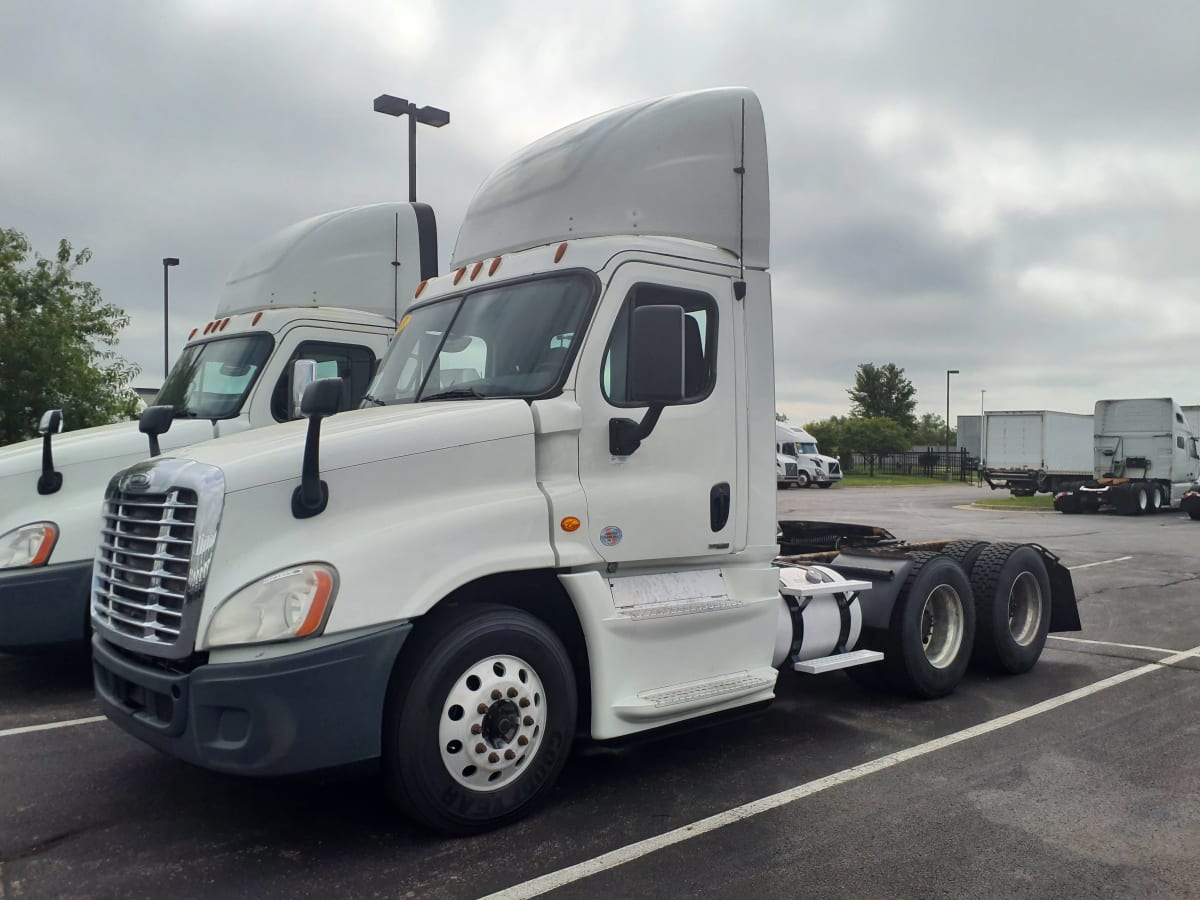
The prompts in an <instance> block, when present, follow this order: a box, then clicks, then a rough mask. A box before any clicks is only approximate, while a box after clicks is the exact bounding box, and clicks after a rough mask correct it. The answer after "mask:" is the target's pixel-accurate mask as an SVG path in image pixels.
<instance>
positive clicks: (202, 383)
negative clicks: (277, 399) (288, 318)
mask: <svg viewBox="0 0 1200 900" xmlns="http://www.w3.org/2000/svg"><path fill="white" fill-rule="evenodd" d="M273 343H274V342H273V341H272V339H271V337H270V335H266V334H243V335H238V336H236V337H227V338H220V339H218V340H215V341H206V342H204V343H202V344H192V345H190V346H188V347H186V348H185V349H184V351H183V354H182V355H181V356H180V357H179V360H178V361H177V362H176V363H175V365H174V367H173V368H172V369H171V374H170V376H169V377H168V378H167V380H166V382H165V383H164V384H163V386H162V390H160V391H159V392H158V397H157V398H156V399H155V401H154V402H155V403H156V404H158V405H160V406H163V405H170V406H173V407H175V415H176V416H187V417H190V418H197V419H229V418H232V417H234V416H236V415H237V414H238V413H239V412H240V411H241V408H242V402H243V401H244V400H245V399H246V394H248V393H249V392H250V388H251V387H253V386H254V381H255V379H256V378H257V377H258V374H259V373H260V372H261V371H262V367H263V364H264V363H266V361H267V357H269V356H270V355H271V346H272V344H273Z"/></svg>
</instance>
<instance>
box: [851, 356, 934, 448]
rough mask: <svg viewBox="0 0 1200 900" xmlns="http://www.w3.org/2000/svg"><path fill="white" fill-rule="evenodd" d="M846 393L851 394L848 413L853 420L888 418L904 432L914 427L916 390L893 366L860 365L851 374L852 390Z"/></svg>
mask: <svg viewBox="0 0 1200 900" xmlns="http://www.w3.org/2000/svg"><path fill="white" fill-rule="evenodd" d="M846 393H847V394H849V395H850V413H851V415H852V416H854V417H856V418H860V419H891V420H892V421H893V422H897V423H899V424H900V426H901V427H902V428H904V429H905V430H906V431H912V430H913V429H914V428H915V427H916V425H917V419H916V416H914V415H913V411H914V410H915V409H916V408H917V399H916V395H917V389H916V388H915V387H913V385H912V382H911V381H909V380H908V379H907V378H905V377H904V370H903V369H901V368H898V367H897V366H896V364H895V363H887V364H886V365H882V366H877V365H875V364H874V363H861V364H860V365H859V367H858V371H856V372H855V373H854V387H852V388H847V390H846Z"/></svg>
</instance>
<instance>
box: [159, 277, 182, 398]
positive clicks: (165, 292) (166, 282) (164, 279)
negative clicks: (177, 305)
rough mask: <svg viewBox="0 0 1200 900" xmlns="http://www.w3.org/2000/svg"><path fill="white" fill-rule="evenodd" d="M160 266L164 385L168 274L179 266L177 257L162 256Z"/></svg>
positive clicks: (164, 375) (168, 369)
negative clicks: (161, 274) (161, 267)
mask: <svg viewBox="0 0 1200 900" xmlns="http://www.w3.org/2000/svg"><path fill="white" fill-rule="evenodd" d="M162 264H163V382H164V383H165V382H166V380H167V374H168V373H169V372H170V371H171V369H170V366H169V364H168V358H167V352H168V350H169V349H170V348H169V344H168V340H167V332H168V331H169V328H168V322H169V318H170V314H169V312H168V310H169V307H170V296H171V290H170V282H169V278H168V273H169V272H170V270H171V268H172V267H173V266H177V265H179V257H177V256H164V257H163V261H162Z"/></svg>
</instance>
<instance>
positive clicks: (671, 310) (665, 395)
mask: <svg viewBox="0 0 1200 900" xmlns="http://www.w3.org/2000/svg"><path fill="white" fill-rule="evenodd" d="M685 352H686V351H685V350H684V316H683V307H682V306H640V307H638V308H637V309H635V310H634V311H633V331H632V333H631V334H630V338H629V363H628V365H629V369H628V371H629V399H630V400H631V401H632V402H634V403H645V404H647V405H648V406H649V407H650V408H649V409H648V410H646V415H645V416H644V417H643V418H642V421H640V422H635V421H633V419H609V420H608V451H609V452H610V453H611V454H612V455H613V456H630V455H631V454H633V452H634V451H636V450H637V448H638V447H640V446H641V445H642V441H644V440H645V439H646V438H648V437H649V436H650V433H651V432H652V431H654V426H655V425H657V424H658V417H659V416H660V415H662V411H663V407H664V406H665V405H667V404H669V403H678V402H679V401H680V400H682V399H683V396H684V393H683V392H684V361H685V358H686V356H685Z"/></svg>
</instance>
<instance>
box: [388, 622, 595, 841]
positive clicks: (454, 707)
mask: <svg viewBox="0 0 1200 900" xmlns="http://www.w3.org/2000/svg"><path fill="white" fill-rule="evenodd" d="M428 627H429V628H430V631H429V632H427V633H424V634H421V635H420V638H419V640H418V645H417V646H416V647H415V648H414V652H413V653H412V654H411V655H409V656H407V658H406V659H404V661H403V662H402V664H401V665H400V666H399V667H398V668H397V670H396V672H395V674H394V675H393V677H392V683H391V685H390V687H389V689H388V690H389V693H388V704H387V711H386V713H385V720H384V746H383V772H384V781H385V785H386V788H387V791H388V795H389V796H390V797H391V798H392V800H393V801H394V802H395V803H396V804H397V805H398V806H399V807H400V808H401V809H402V810H404V811H405V812H406V813H407V814H408V815H409V816H410V817H411V818H413V819H415V820H416V821H418V822H419V823H421V824H422V825H425V826H427V827H429V828H432V829H434V830H436V831H440V832H444V833H446V834H474V833H478V832H481V831H486V830H488V829H492V828H498V827H500V826H502V825H506V824H508V823H510V822H513V821H516V820H517V819H519V818H522V817H523V816H526V815H528V814H529V813H530V812H531V811H532V810H533V809H535V808H536V807H537V805H538V804H540V803H542V802H543V801H544V800H545V799H546V796H547V795H548V794H549V791H550V788H551V787H552V786H553V784H554V781H555V779H556V778H557V777H558V774H559V772H560V771H561V770H562V767H563V765H564V763H565V762H566V760H567V755H568V752H569V750H570V747H571V740H572V738H573V737H574V734H575V719H576V714H577V703H578V700H577V696H576V687H575V675H574V670H573V669H572V667H571V660H570V657H569V656H568V655H567V651H566V648H565V647H563V644H562V641H560V640H559V639H558V636H557V635H556V634H555V633H554V632H553V631H552V630H551V629H550V628H549V627H548V626H547V625H546V624H545V623H544V622H543V621H541V620H540V619H537V618H535V617H534V616H531V615H529V614H528V613H526V612H524V611H522V610H519V609H514V608H511V607H501V606H482V605H480V606H469V607H464V608H462V609H459V610H457V611H456V612H455V613H453V614H452V615H450V616H448V617H447V618H445V619H443V620H442V621H441V622H436V623H430V625H429V626H428Z"/></svg>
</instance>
